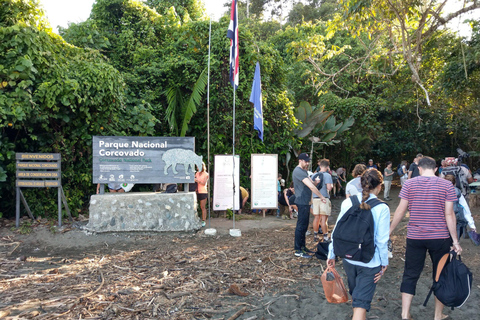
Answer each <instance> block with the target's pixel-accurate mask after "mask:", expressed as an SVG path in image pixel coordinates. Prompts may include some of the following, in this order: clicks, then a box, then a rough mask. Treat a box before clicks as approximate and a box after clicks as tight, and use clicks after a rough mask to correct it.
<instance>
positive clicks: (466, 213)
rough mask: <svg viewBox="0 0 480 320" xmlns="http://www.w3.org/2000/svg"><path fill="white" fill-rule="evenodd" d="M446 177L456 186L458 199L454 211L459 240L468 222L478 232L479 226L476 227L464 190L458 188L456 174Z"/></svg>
mask: <svg viewBox="0 0 480 320" xmlns="http://www.w3.org/2000/svg"><path fill="white" fill-rule="evenodd" d="M445 179H446V180H448V181H450V182H451V183H453V186H454V187H455V194H456V195H457V199H458V200H457V201H455V203H454V204H453V211H454V212H455V216H456V218H457V235H458V240H460V238H461V237H462V234H463V231H464V230H463V229H465V228H466V224H468V226H469V227H470V229H471V230H472V231H474V232H475V233H476V232H477V228H476V227H475V221H474V220H473V218H472V212H471V211H470V207H469V206H468V203H467V201H466V200H465V197H464V196H463V195H462V191H461V190H460V189H458V188H457V187H456V185H455V183H456V180H455V176H454V175H453V174H447V175H446V176H445ZM465 231H466V230H465Z"/></svg>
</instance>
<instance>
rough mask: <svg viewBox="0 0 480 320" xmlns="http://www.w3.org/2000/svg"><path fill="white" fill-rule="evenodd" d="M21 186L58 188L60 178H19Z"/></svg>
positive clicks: (17, 184)
mask: <svg viewBox="0 0 480 320" xmlns="http://www.w3.org/2000/svg"><path fill="white" fill-rule="evenodd" d="M16 187H19V188H56V187H60V181H58V180H17V183H16Z"/></svg>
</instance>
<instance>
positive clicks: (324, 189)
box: [313, 172, 333, 199]
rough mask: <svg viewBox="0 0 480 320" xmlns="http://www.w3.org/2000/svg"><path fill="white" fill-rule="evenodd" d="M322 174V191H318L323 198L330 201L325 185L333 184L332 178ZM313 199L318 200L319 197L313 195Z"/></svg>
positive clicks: (326, 173)
mask: <svg viewBox="0 0 480 320" xmlns="http://www.w3.org/2000/svg"><path fill="white" fill-rule="evenodd" d="M322 173H323V186H322V189H320V193H321V194H322V196H324V197H325V198H329V199H330V195H329V194H328V190H327V183H330V184H333V180H332V176H331V175H330V173H328V172H322ZM314 182H315V181H314ZM314 184H315V183H314ZM313 197H314V198H319V196H317V195H316V194H315V193H314V194H313Z"/></svg>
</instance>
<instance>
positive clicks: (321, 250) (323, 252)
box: [315, 241, 330, 260]
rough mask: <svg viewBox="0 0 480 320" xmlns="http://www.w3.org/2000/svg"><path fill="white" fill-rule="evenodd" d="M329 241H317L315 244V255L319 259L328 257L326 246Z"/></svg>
mask: <svg viewBox="0 0 480 320" xmlns="http://www.w3.org/2000/svg"><path fill="white" fill-rule="evenodd" d="M329 244H330V242H321V241H320V242H319V243H318V244H317V251H316V252H315V257H317V259H320V260H327V259H328V246H329Z"/></svg>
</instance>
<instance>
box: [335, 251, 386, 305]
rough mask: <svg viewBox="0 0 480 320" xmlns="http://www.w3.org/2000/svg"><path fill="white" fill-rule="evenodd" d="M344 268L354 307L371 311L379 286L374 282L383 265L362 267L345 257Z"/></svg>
mask: <svg viewBox="0 0 480 320" xmlns="http://www.w3.org/2000/svg"><path fill="white" fill-rule="evenodd" d="M343 269H344V270H345V273H346V274H347V280H348V291H349V292H350V295H351V296H352V308H362V309H365V310H367V311H370V305H371V303H372V299H373V295H374V293H375V288H376V287H377V284H376V283H375V282H374V279H375V275H376V274H377V273H379V272H380V270H381V269H382V267H381V266H378V267H373V268H368V267H361V266H357V265H354V264H352V263H349V262H348V261H346V260H345V259H344V260H343Z"/></svg>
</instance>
